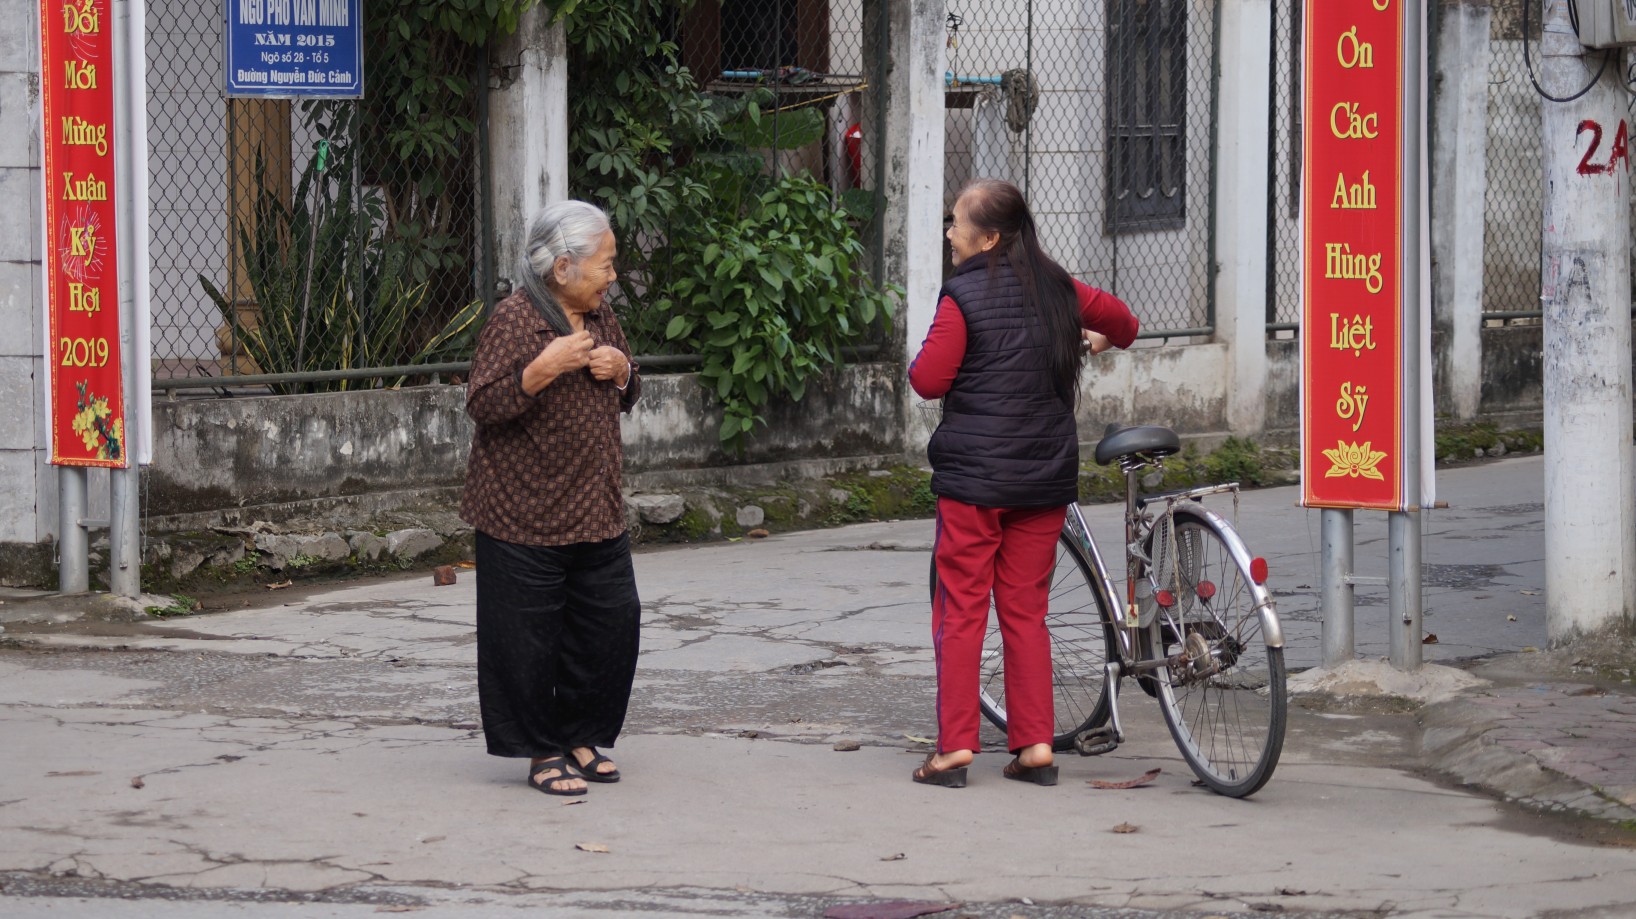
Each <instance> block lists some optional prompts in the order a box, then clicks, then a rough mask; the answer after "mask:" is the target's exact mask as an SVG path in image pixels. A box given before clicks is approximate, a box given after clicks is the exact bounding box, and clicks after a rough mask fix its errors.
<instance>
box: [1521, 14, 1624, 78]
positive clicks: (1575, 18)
mask: <svg viewBox="0 0 1636 919" xmlns="http://www.w3.org/2000/svg"><path fill="white" fill-rule="evenodd" d="M1568 18H1569V20H1570V21H1571V22H1572V24H1573V27H1574V35H1576V36H1577V35H1578V34H1579V10H1578V9H1577V8H1576V7H1575V6H1574V5H1573V4H1571V3H1570V4H1568ZM1612 56H1613V49H1612V48H1607V49H1604V50H1603V51H1602V66H1601V67H1598V68H1597V69H1596V76H1594V77H1591V81H1590V82H1589V83H1586V84H1585V88H1584V89H1581V90H1580V91H1579V92H1576V93H1574V94H1573V95H1571V96H1562V97H1560V98H1559V97H1557V96H1553V95H1551V94H1550V93H1548V92H1546V91H1545V87H1543V86H1540V85H1539V80H1538V78H1536V77H1535V76H1534V62H1533V61H1532V60H1531V59H1530V58H1529V57H1528V0H1522V62H1523V65H1524V66H1525V67H1527V68H1528V82H1530V83H1532V84H1534V91H1535V92H1537V93H1539V94H1540V96H1541V98H1544V99H1547V100H1549V101H1551V102H1573V101H1575V100H1577V99H1580V98H1582V97H1583V96H1584V95H1585V94H1586V93H1588V92H1590V91H1591V89H1592V88H1593V87H1595V86H1596V84H1597V83H1599V82H1601V80H1602V74H1604V73H1606V72H1607V69H1608V59H1609V58H1610V57H1612Z"/></svg>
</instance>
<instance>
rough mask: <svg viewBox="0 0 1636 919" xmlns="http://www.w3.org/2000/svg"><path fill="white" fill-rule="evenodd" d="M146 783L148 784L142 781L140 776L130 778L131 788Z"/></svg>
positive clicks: (139, 786)
mask: <svg viewBox="0 0 1636 919" xmlns="http://www.w3.org/2000/svg"><path fill="white" fill-rule="evenodd" d="M146 784H148V783H147V782H144V781H142V777H141V776H136V777H135V778H133V779H131V787H132V788H141V787H142V786H144V785H146Z"/></svg>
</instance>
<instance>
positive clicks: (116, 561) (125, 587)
mask: <svg viewBox="0 0 1636 919" xmlns="http://www.w3.org/2000/svg"><path fill="white" fill-rule="evenodd" d="M132 2H133V0H114V23H115V29H116V31H115V33H114V58H115V73H117V74H118V75H119V77H118V80H117V82H116V83H115V84H114V130H115V135H116V137H117V138H118V140H117V142H116V143H117V154H116V156H115V159H114V172H115V179H114V184H115V186H116V187H117V188H119V190H120V198H121V200H120V202H119V204H118V206H117V207H116V216H115V223H116V224H117V226H118V228H119V229H118V259H119V261H118V264H119V267H120V271H119V351H120V362H121V370H122V376H123V377H124V389H125V398H124V400H123V402H124V406H125V443H124V460H125V466H124V468H115V469H110V470H108V473H109V476H108V478H109V482H110V488H109V505H110V511H111V513H110V521H109V529H108V543H109V570H108V588H109V589H110V590H112V591H113V592H114V593H116V594H119V595H120V596H124V597H133V598H134V597H136V596H137V595H138V594H140V593H141V592H142V558H141V555H142V530H141V510H142V502H141V494H142V488H141V484H142V467H141V465H140V464H139V463H138V462H137V457H136V453H135V451H134V445H135V444H137V443H140V441H141V426H142V425H145V424H147V423H148V421H147V420H146V419H143V418H142V417H140V416H141V414H142V413H141V404H142V400H140V399H139V398H138V397H137V385H136V380H137V369H136V364H137V361H139V360H141V361H146V360H147V355H145V354H140V353H138V351H137V346H136V313H137V310H136V298H135V290H136V283H135V280H136V279H135V276H134V272H133V271H132V270H131V266H132V263H133V258H132V243H133V240H134V239H135V236H136V233H137V224H136V221H135V219H134V215H133V214H132V208H131V202H132V200H133V196H132V194H131V191H132V188H133V183H134V182H135V181H137V179H136V176H135V175H134V173H135V172H136V170H135V169H134V168H133V164H134V162H135V157H136V150H135V149H134V144H133V142H132V138H131V124H132V122H133V121H134V120H135V119H136V118H138V117H140V115H139V114H138V112H137V109H136V105H135V102H134V101H133V98H132V95H133V93H132V90H133V82H132V80H131V79H129V77H130V68H131V62H132V55H133V48H134V45H133V42H134V41H136V40H138V39H137V38H136V37H135V36H133V35H132V34H131V33H132V31H133V17H132V15H131V6H132ZM140 23H141V19H140V18H139V17H138V18H135V20H134V26H135V27H136V28H140ZM141 229H142V232H147V227H146V225H145V224H144V225H143V226H142V228H141Z"/></svg>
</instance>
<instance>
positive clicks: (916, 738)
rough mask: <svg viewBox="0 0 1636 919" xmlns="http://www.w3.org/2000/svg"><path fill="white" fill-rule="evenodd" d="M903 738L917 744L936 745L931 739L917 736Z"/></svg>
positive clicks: (911, 735) (909, 735) (910, 735)
mask: <svg viewBox="0 0 1636 919" xmlns="http://www.w3.org/2000/svg"><path fill="white" fill-rule="evenodd" d="M903 736H904V737H905V738H907V739H909V740H911V741H913V742H915V743H927V744H929V743H935V741H933V740H932V739H931V738H930V737H921V736H919V735H917V734H905V735H903Z"/></svg>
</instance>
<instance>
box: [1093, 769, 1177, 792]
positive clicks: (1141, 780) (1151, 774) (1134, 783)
mask: <svg viewBox="0 0 1636 919" xmlns="http://www.w3.org/2000/svg"><path fill="white" fill-rule="evenodd" d="M1158 777H1159V770H1157V769H1149V770H1148V771H1146V772H1144V773H1142V774H1141V775H1139V776H1137V777H1136V778H1134V779H1127V780H1126V781H1123V782H1107V781H1103V780H1102V779H1091V780H1090V781H1089V782H1087V783H1086V784H1088V785H1090V786H1091V787H1092V788H1137V787H1140V786H1142V785H1146V784H1147V783H1149V782H1151V781H1153V780H1154V779H1156V778H1158Z"/></svg>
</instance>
